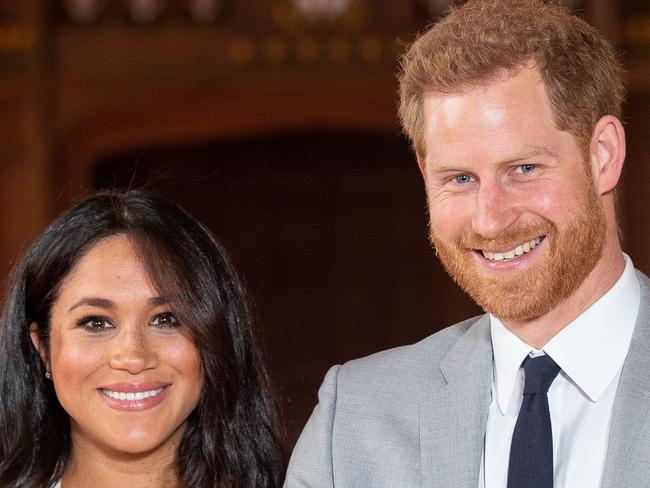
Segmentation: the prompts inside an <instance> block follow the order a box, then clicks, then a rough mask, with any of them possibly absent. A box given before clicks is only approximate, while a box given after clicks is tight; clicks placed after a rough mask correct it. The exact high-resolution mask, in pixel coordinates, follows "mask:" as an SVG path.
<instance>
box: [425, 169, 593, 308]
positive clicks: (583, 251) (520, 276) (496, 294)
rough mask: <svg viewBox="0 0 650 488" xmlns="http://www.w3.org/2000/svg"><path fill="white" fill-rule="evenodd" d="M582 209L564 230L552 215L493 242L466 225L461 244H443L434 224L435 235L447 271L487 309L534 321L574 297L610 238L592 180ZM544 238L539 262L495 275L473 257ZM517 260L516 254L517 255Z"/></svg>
mask: <svg viewBox="0 0 650 488" xmlns="http://www.w3.org/2000/svg"><path fill="white" fill-rule="evenodd" d="M580 199H581V201H580V202H579V206H578V208H577V213H576V214H575V215H574V216H573V218H572V220H571V221H570V222H569V223H568V226H567V228H566V229H565V230H563V231H560V230H559V229H558V228H557V226H556V225H555V224H553V223H552V222H551V221H549V220H548V219H545V218H543V217H540V222H538V223H535V224H530V225H526V226H519V227H516V228H512V229H508V230H507V232H505V233H504V234H503V235H502V236H501V237H499V238H498V239H494V240H488V239H484V238H482V237H481V236H479V235H477V234H475V233H474V232H472V231H471V229H469V228H468V229H467V230H466V231H465V232H464V233H463V234H462V235H461V236H460V237H459V239H458V240H457V242H451V243H450V242H444V241H443V240H442V239H440V238H438V237H437V236H436V234H435V231H434V229H433V228H431V229H430V238H431V242H432V243H433V245H434V247H435V248H436V252H437V254H438V257H439V259H440V261H441V262H442V264H443V266H444V267H445V269H446V270H447V273H449V275H450V276H451V277H452V278H453V279H454V281H456V283H458V284H459V285H460V287H461V288H463V290H465V291H466V292H467V294H469V296H470V297H472V299H473V300H474V301H475V302H476V303H477V304H478V305H479V306H480V307H481V308H482V309H483V310H485V311H486V312H489V313H491V314H493V315H496V316H497V317H499V318H502V319H506V320H532V319H535V318H537V317H541V316H542V315H545V314H546V313H548V312H549V311H550V310H552V309H553V308H555V307H556V306H557V305H558V304H559V303H560V302H561V301H563V300H564V299H566V298H567V297H569V296H570V295H571V294H572V293H573V292H574V291H575V290H576V289H577V288H578V287H579V286H580V284H581V283H582V282H583V281H584V280H585V278H586V277H587V276H588V275H589V273H590V272H591V270H592V269H594V267H595V266H596V264H597V262H598V260H599V259H600V256H601V254H602V250H603V246H604V242H605V232H606V224H605V215H604V212H603V208H602V206H601V203H600V200H599V198H598V195H597V193H596V191H595V189H594V188H593V187H592V186H591V178H588V179H587V181H586V185H585V189H584V192H583V194H582V195H580ZM538 237H543V244H542V245H543V246H544V248H540V249H539V251H538V252H541V253H543V254H541V255H538V256H532V258H533V260H534V261H533V262H534V264H532V265H531V266H530V268H528V269H524V270H521V271H506V272H504V273H502V275H501V276H495V275H494V274H491V273H489V272H488V270H487V269H484V268H483V269H482V265H481V264H480V263H479V261H478V260H477V256H475V255H474V253H475V252H476V251H478V252H480V251H481V250H485V251H492V252H499V251H503V250H507V249H514V248H515V247H516V246H518V245H520V244H522V243H524V242H526V241H530V240H532V239H535V238H538ZM515 259H516V258H515Z"/></svg>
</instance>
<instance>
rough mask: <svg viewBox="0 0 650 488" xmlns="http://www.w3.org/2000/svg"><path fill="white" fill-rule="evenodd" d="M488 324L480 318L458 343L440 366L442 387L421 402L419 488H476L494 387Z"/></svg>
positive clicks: (427, 395)
mask: <svg viewBox="0 0 650 488" xmlns="http://www.w3.org/2000/svg"><path fill="white" fill-rule="evenodd" d="M489 322H490V321H489V318H488V316H487V315H485V316H483V317H482V318H481V319H479V320H478V321H477V322H476V323H474V324H473V325H472V326H471V327H470V328H469V329H468V330H467V331H466V332H465V334H464V335H463V336H462V337H461V338H460V339H459V340H458V341H457V342H456V344H455V345H454V346H453V347H452V349H451V350H450V352H449V353H448V354H447V356H446V358H445V359H444V360H443V362H442V363H441V366H440V370H441V372H442V374H443V376H444V378H445V380H446V382H447V384H446V386H444V387H443V388H442V389H440V390H439V391H437V392H428V393H427V394H426V395H425V397H424V398H423V399H422V400H421V401H420V443H421V446H420V447H421V462H422V486H423V487H434V486H436V487H438V486H440V487H443V486H444V487H447V486H453V487H454V488H465V487H467V488H476V487H477V486H478V476H479V469H480V462H481V452H482V449H483V439H484V436H485V426H486V422H487V415H488V408H489V404H490V387H491V384H492V369H493V368H492V343H491V340H490V327H489Z"/></svg>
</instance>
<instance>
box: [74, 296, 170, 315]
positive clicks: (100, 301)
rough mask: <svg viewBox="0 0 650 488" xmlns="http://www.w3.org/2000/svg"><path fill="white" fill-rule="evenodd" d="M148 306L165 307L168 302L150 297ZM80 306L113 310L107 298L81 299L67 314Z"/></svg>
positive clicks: (161, 298) (112, 303)
mask: <svg viewBox="0 0 650 488" xmlns="http://www.w3.org/2000/svg"><path fill="white" fill-rule="evenodd" d="M147 301H148V302H149V304H150V305H165V304H167V303H169V300H168V299H167V298H166V297H151V298H150V299H149V300H147ZM82 305H89V306H91V307H99V308H106V309H109V310H110V309H113V308H115V302H113V301H111V300H109V299H108V298H100V297H83V298H82V299H80V300H78V301H77V302H75V303H74V304H73V305H72V306H71V307H70V308H69V309H68V312H70V311H72V310H74V309H75V308H77V307H80V306H82Z"/></svg>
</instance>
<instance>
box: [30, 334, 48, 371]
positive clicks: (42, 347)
mask: <svg viewBox="0 0 650 488" xmlns="http://www.w3.org/2000/svg"><path fill="white" fill-rule="evenodd" d="M29 337H30V339H31V340H32V344H33V345H34V349H36V351H37V352H38V355H39V356H40V357H41V361H43V365H44V366H45V370H46V371H50V358H49V355H48V351H47V344H45V341H44V340H43V338H42V337H41V333H40V329H39V327H38V324H37V323H36V322H32V323H31V324H29Z"/></svg>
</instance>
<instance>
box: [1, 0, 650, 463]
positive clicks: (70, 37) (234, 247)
mask: <svg viewBox="0 0 650 488" xmlns="http://www.w3.org/2000/svg"><path fill="white" fill-rule="evenodd" d="M449 3H451V2H450V1H448V0H403V1H400V2H395V1H392V0H265V1H261V0H257V1H256V0H124V1H117V0H2V2H1V3H0V73H1V76H0V243H1V244H0V283H2V284H4V283H5V282H6V276H7V274H8V272H9V270H10V268H11V266H12V263H13V262H14V261H15V259H16V257H17V256H18V255H19V253H20V252H21V250H23V249H24V247H25V246H26V245H27V243H28V242H29V241H30V240H31V239H32V238H33V237H34V236H35V235H36V234H37V233H38V232H39V231H40V230H42V229H43V227H44V226H45V225H46V223H47V222H48V221H49V220H50V219H52V218H53V217H54V216H55V215H57V214H58V213H59V212H60V211H61V210H62V209H64V208H66V207H68V206H69V205H70V204H71V203H73V202H75V201H76V200H78V199H79V198H80V197H82V196H83V195H85V194H87V193H88V192H90V191H92V190H93V189H98V188H105V187H120V188H125V187H142V186H144V187H147V188H150V189H153V190H157V191H159V192H161V193H163V194H164V195H167V196H168V197H170V198H172V199H174V200H176V201H177V202H179V203H180V204H181V205H183V206H184V207H185V208H186V209H188V210H189V211H190V212H191V213H193V214H194V215H195V216H196V217H198V218H199V219H200V220H202V221H203V222H205V223H206V224H208V226H209V227H210V228H212V229H213V230H214V232H215V233H216V234H217V236H218V237H219V239H220V240H221V241H222V242H223V243H224V244H225V246H226V247H227V248H228V249H229V250H230V252H231V254H232V256H233V258H234V260H235V263H236V264H237V266H238V268H239V269H240V271H241V272H242V273H243V275H244V276H245V279H246V281H247V284H248V287H249V289H250V291H251V295H252V297H253V300H254V303H255V312H256V316H257V323H258V327H259V330H260V341H261V343H262V345H263V347H264V349H265V351H266V357H267V360H268V363H269V366H270V369H271V372H272V376H273V379H274V381H275V384H276V387H277V390H278V396H279V398H280V402H281V405H282V408H283V414H284V418H285V422H286V430H287V440H286V450H287V453H288V452H290V449H291V447H292V446H293V444H294V442H295V440H296V438H297V436H298V434H299V432H300V430H301V429H302V426H303V424H304V422H305V421H306V419H307V417H308V415H309V413H310V412H311V410H312V408H313V406H314V405H315V403H316V401H317V399H316V392H317V389H318V385H319V384H320V381H321V379H322V377H323V375H324V374H325V372H326V370H327V368H328V367H329V366H331V365H332V364H335V363H338V362H342V361H346V360H348V359H351V358H354V357H358V356H362V355H366V354H370V353H373V352H376V351H378V350H381V349H385V348H388V347H393V346H397V345H402V344H408V343H411V342H414V341H417V340H419V339H421V338H423V337H425V336H427V335H429V334H431V333H433V332H435V331H436V330H438V329H440V328H442V327H444V326H446V325H449V324H452V323H454V322H455V321H457V320H460V319H463V318H466V317H468V316H470V315H472V314H474V313H476V311H477V310H476V308H475V307H474V305H473V304H472V303H471V302H470V301H469V300H468V299H467V298H466V297H465V296H464V295H463V294H462V293H461V292H460V291H459V290H458V289H457V288H456V286H455V285H454V284H453V283H452V282H451V281H450V280H449V279H448V278H447V277H446V275H445V274H444V272H443V271H442V269H441V268H440V266H439V264H438V263H437V261H436V259H435V256H434V253H433V251H432V250H431V249H430V248H429V245H428V241H427V229H426V220H427V216H426V209H425V197H424V190H423V188H422V184H421V182H420V175H419V172H418V169H417V166H416V163H415V161H414V157H413V155H412V154H411V151H410V149H409V146H408V143H407V142H406V140H405V139H404V138H403V137H402V136H401V135H400V131H399V127H398V123H397V118H396V88H397V84H396V80H395V74H396V73H397V71H398V58H399V55H400V54H401V53H402V51H403V50H404V47H405V45H406V44H408V43H409V42H410V41H411V40H412V39H413V37H414V35H415V34H416V33H417V32H418V31H420V30H422V29H423V28H424V27H425V26H426V25H427V24H428V23H430V22H431V21H433V20H435V19H436V17H438V16H439V15H440V14H441V12H443V10H444V9H445V8H446V7H447V5H448V4H449ZM563 3H564V4H565V5H566V6H568V7H570V8H573V9H576V10H577V11H579V12H580V13H581V15H583V16H584V18H586V19H587V20H588V21H589V22H591V23H592V24H594V25H596V26H597V27H599V28H600V29H601V30H602V31H603V32H604V33H605V34H606V35H607V36H608V37H609V38H610V39H612V40H613V41H614V42H615V43H616V44H617V46H618V47H619V49H620V50H621V51H622V52H623V53H624V60H625V64H626V67H627V70H628V73H627V76H628V86H629V95H628V98H627V102H626V111H625V121H624V122H625V124H626V130H627V133H628V140H629V147H628V149H629V151H628V160H627V163H626V169H625V175H624V181H623V184H622V186H621V188H620V190H619V204H620V205H619V206H620V214H621V226H622V230H623V233H624V247H625V249H626V251H627V252H628V253H630V254H631V256H632V257H633V259H634V262H635V264H636V266H637V267H638V268H640V269H641V270H643V271H645V272H646V273H650V226H649V224H650V194H649V193H650V142H649V137H648V134H649V133H650V132H649V131H648V127H649V126H650V2H649V1H648V0H572V1H566V2H563ZM170 238H173V236H170Z"/></svg>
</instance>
